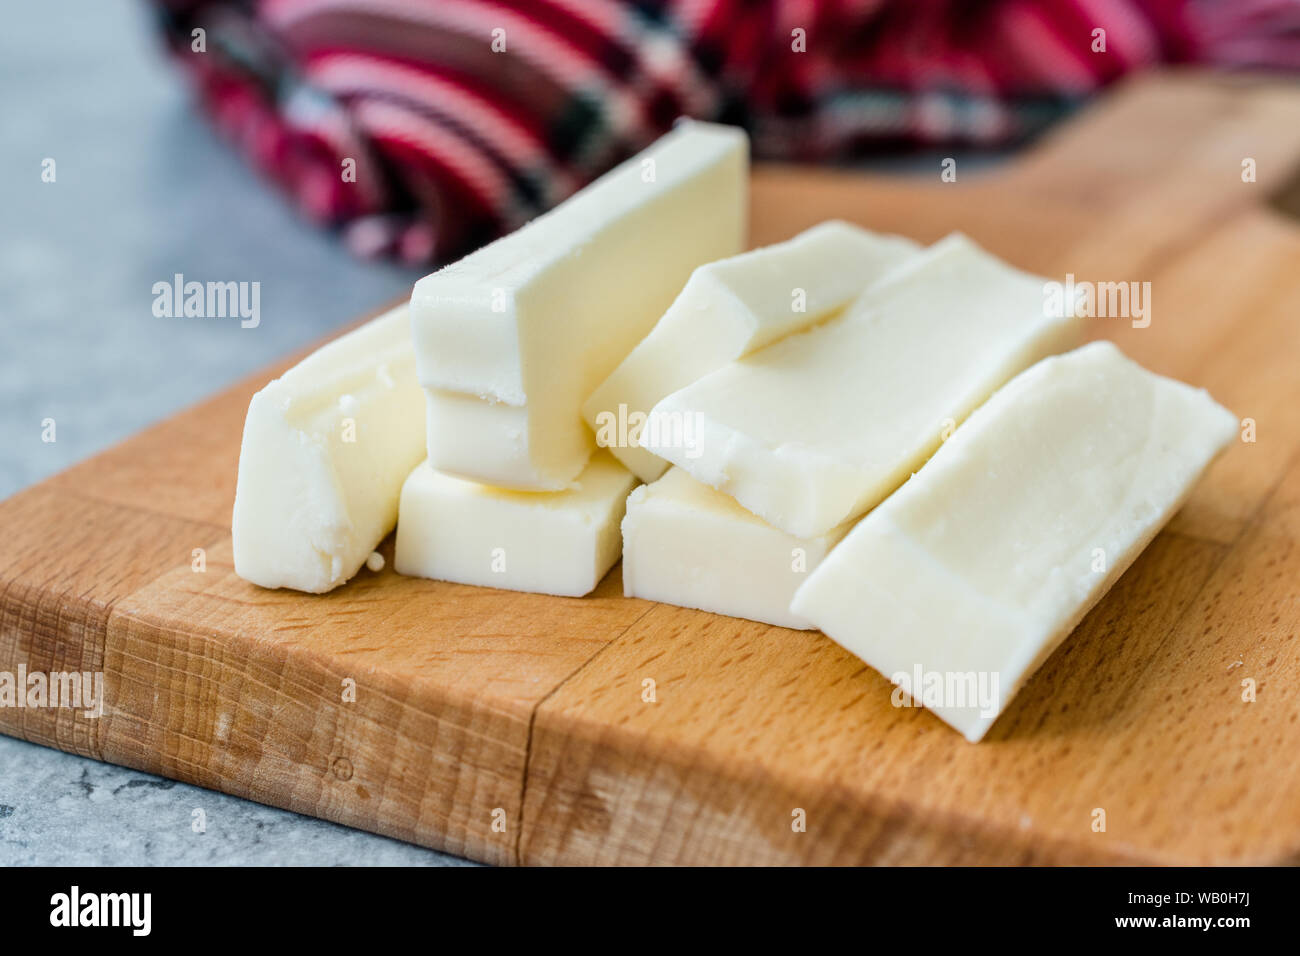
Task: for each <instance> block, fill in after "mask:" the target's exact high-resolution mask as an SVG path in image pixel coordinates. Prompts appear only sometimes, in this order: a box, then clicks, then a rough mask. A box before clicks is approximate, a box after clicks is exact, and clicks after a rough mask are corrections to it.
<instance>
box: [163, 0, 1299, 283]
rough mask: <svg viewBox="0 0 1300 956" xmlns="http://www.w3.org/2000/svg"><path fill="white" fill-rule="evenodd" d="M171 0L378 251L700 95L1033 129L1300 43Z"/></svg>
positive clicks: (176, 39)
mask: <svg viewBox="0 0 1300 956" xmlns="http://www.w3.org/2000/svg"><path fill="white" fill-rule="evenodd" d="M155 2H156V5H157V7H158V9H159V10H160V12H161V14H162V16H161V20H162V23H163V27H164V30H165V33H166V36H167V38H168V41H169V45H170V48H171V49H172V50H173V51H174V52H175V54H176V56H177V58H178V59H179V60H180V62H181V63H182V64H183V65H184V66H185V68H186V69H187V70H188V72H190V73H191V74H192V75H193V76H194V78H195V79H196V80H197V86H198V90H199V92H200V95H201V97H202V100H203V102H204V104H205V105H206V108H207V110H208V111H209V113H210V114H211V116H212V118H213V119H214V121H215V122H216V124H217V126H218V127H219V128H220V130H221V131H222V132H223V133H224V134H225V135H226V136H227V137H228V138H229V139H230V140H232V141H233V142H234V143H235V144H236V145H237V146H238V148H239V149H241V150H242V151H243V152H244V153H245V154H246V155H247V156H249V157H250V158H251V159H252V160H253V162H254V163H255V164H256V165H257V166H258V167H259V168H260V169H261V170H263V171H264V172H265V173H266V174H267V175H268V176H270V177H271V178H273V179H274V180H275V181H276V182H278V183H279V184H280V185H281V186H282V187H283V188H284V189H285V190H287V191H288V192H289V193H290V194H291V195H292V196H293V197H294V199H295V201H296V202H297V204H298V205H299V206H300V207H301V209H302V210H303V211H304V212H305V213H306V214H307V215H309V216H311V217H312V218H313V219H315V220H318V221H320V222H322V223H327V224H330V225H334V226H337V227H341V228H342V229H343V231H344V235H345V237H346V239H347V241H348V243H349V244H350V245H351V246H352V247H353V248H354V249H355V250H356V251H357V252H358V253H360V254H363V255H391V256H395V257H398V258H400V259H402V260H405V261H408V262H419V263H426V262H429V261H438V260H447V259H450V258H454V257H456V256H458V255H460V254H463V253H464V252H466V251H468V250H469V249H472V248H474V247H476V246H478V245H480V244H482V243H483V242H485V241H487V240H489V239H491V238H493V237H494V236H496V235H499V234H501V233H504V232H507V231H509V230H511V229H514V228H516V227H518V226H519V225H521V224H522V223H524V222H526V221H527V220H528V219H531V218H532V217H534V216H536V215H538V214H539V213H541V212H543V211H545V210H546V209H548V208H550V207H551V206H553V205H554V204H555V203H557V202H559V201H560V200H562V199H564V198H565V197H566V196H567V195H569V194H570V193H572V192H573V191H575V190H577V189H578V188H580V187H581V186H582V185H584V184H585V183H587V182H588V181H590V180H591V179H593V178H595V177H596V176H598V175H599V174H600V173H602V172H603V171H605V170H606V169H608V168H609V167H610V166H612V165H613V164H614V163H616V162H618V161H619V160H620V159H622V158H624V157H626V156H628V155H630V154H631V153H633V152H635V151H637V150H639V149H641V148H642V147H644V146H645V145H646V144H647V143H649V142H650V141H651V140H653V139H654V138H656V137H657V136H659V135H660V134H662V133H663V132H664V131H665V130H666V129H668V127H670V126H671V125H672V123H673V121H674V120H675V119H676V118H677V117H679V116H682V115H690V116H694V117H697V118H701V119H710V120H715V121H721V122H727V123H735V124H738V125H742V126H744V127H746V128H747V129H748V130H749V131H750V134H751V136H752V137H753V142H754V155H755V157H756V158H758V159H781V160H794V161H828V160H845V159H851V158H853V157H855V156H859V155H862V154H864V153H866V152H869V151H872V150H875V149H879V148H881V147H885V146H898V145H908V144H940V143H943V144H948V143H958V144H962V143H965V144H981V145H982V144H1007V143H1014V142H1017V141H1020V140H1023V139H1024V138H1026V137H1028V136H1031V135H1033V134H1034V133H1035V132H1037V131H1038V130H1039V129H1041V128H1042V127H1043V126H1044V125H1046V124H1047V123H1050V122H1051V121H1052V120H1053V119H1055V118H1057V117H1058V116H1060V115H1061V114H1062V113H1063V112H1064V111H1066V110H1068V109H1069V108H1070V107H1071V106H1073V105H1074V104H1075V103H1077V102H1078V101H1079V100H1080V99H1081V98H1083V97H1085V96H1087V95H1088V94H1089V93H1091V92H1092V91H1094V90H1096V89H1097V88H1099V87H1100V86H1102V85H1104V84H1105V83H1107V82H1109V81H1111V80H1113V79H1115V78H1117V77H1118V76H1120V75H1122V74H1124V73H1126V72H1128V71H1131V70H1133V69H1136V68H1140V67H1143V66H1147V65H1150V64H1154V63H1157V62H1166V61H1208V62H1214V63H1219V64H1232V65H1258V66H1272V67H1292V68H1294V67H1296V66H1297V65H1300V45H1298V44H1300V32H1298V31H1300V25H1298V24H1297V22H1296V19H1297V16H1296V12H1295V11H1296V6H1295V3H1294V2H1289V0H1242V2H1240V3H1214V2H1210V0H1073V2H1071V3H1059V2H1050V0H987V2H982V3H970V2H966V0H862V2H858V3H845V2H830V0H827V2H820V0H805V2H789V0H635V2H624V0H513V2H494V0H155ZM1099 28H1100V29H1103V30H1104V31H1105V35H1104V38H1103V39H1104V44H1105V49H1104V53H1103V52H1101V51H1099V50H1096V49H1095V47H1096V46H1097V43H1098V38H1097V36H1096V35H1095V33H1094V31H1096V30H1097V29H1099Z"/></svg>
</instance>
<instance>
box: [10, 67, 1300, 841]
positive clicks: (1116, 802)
mask: <svg viewBox="0 0 1300 956" xmlns="http://www.w3.org/2000/svg"><path fill="white" fill-rule="evenodd" d="M1248 158H1249V159H1253V160H1254V161H1255V167H1256V170H1257V181H1255V182H1243V178H1242V169H1243V160H1245V159H1248ZM1297 169H1300V89H1297V88H1296V87H1295V86H1288V85H1285V84H1283V83H1280V82H1272V83H1270V82H1263V81H1260V82H1245V81H1226V80H1222V79H1211V78H1206V77H1203V76H1197V75H1194V74H1162V75H1158V76H1152V77H1149V78H1146V79H1143V80H1141V81H1138V82H1135V83H1132V84H1130V85H1128V86H1125V87H1123V88H1121V89H1119V90H1118V91H1117V92H1115V93H1114V94H1113V95H1111V96H1110V97H1109V98H1108V99H1106V100H1105V101H1103V102H1102V103H1100V104H1099V105H1098V106H1096V107H1094V108H1093V109H1091V110H1089V111H1087V112H1085V113H1084V114H1082V115H1080V116H1079V117H1078V118H1077V119H1076V120H1074V121H1073V122H1072V123H1070V124H1069V125H1068V126H1066V127H1063V128H1062V129H1060V130H1059V131H1058V132H1057V133H1056V134H1055V135H1053V136H1051V137H1050V138H1048V139H1047V140H1046V141H1045V142H1043V143H1042V144H1041V145H1040V146H1038V147H1037V148H1036V149H1034V150H1033V151H1031V152H1030V153H1028V154H1027V155H1026V156H1025V157H1024V158H1023V159H1021V160H1019V161H1018V162H1016V163H1013V164H1011V165H1010V166H1008V167H1006V168H1003V169H1000V170H999V171H997V172H996V173H994V174H991V175H989V176H983V177H982V176H979V175H976V174H974V173H971V174H967V173H966V172H965V171H964V170H962V169H961V168H958V170H957V174H958V175H957V181H956V182H954V183H941V182H940V177H939V168H938V164H937V163H936V168H935V171H934V174H933V176H926V177H922V178H917V179H897V178H871V177H866V176H858V175H849V174H843V173H833V172H810V171H807V170H792V169H780V168H760V169H759V170H758V171H757V173H756V176H755V181H754V187H753V241H754V242H755V243H756V244H762V243H768V242H772V241H775V240H779V239H783V238H786V237H788V236H789V235H791V234H792V233H794V232H796V231H797V230H799V229H802V228H804V227H806V226H809V225H811V224H813V223H815V222H817V221H819V220H821V219H824V218H827V217H831V216H838V217H842V218H846V219H851V220H854V221H857V222H860V223H863V224H864V225H866V226H869V227H871V228H874V229H881V230H887V231H894V232H899V233H903V234H905V235H909V236H912V237H914V238H916V239H918V240H921V241H925V242H929V241H932V240H935V239H937V238H939V237H940V236H942V235H944V234H945V233H947V232H948V231H950V230H952V229H961V230H964V231H966V232H967V233H969V234H970V235H972V236H973V237H974V238H976V239H977V240H978V241H980V242H981V243H984V244H985V245H987V246H989V247H990V248H991V249H993V250H994V251H996V252H997V253H999V254H1001V255H1003V256H1005V257H1006V258H1007V259H1009V260H1010V261H1012V262H1014V263H1016V264H1018V265H1020V266H1022V267H1024V268H1027V269H1031V270H1035V271H1038V272H1041V273H1044V274H1046V275H1050V276H1053V277H1057V278H1063V277H1064V275H1065V273H1067V272H1070V273H1073V274H1074V275H1075V276H1076V277H1077V278H1078V279H1081V280H1093V281H1129V280H1136V281H1149V282H1151V284H1152V321H1151V324H1150V327H1148V328H1145V329H1135V328H1133V327H1132V326H1131V324H1130V323H1129V322H1128V321H1127V320H1121V319H1099V320H1096V321H1095V322H1094V326H1093V331H1094V334H1095V335H1096V336H1105V337H1109V338H1113V339H1115V340H1116V341H1117V342H1119V343H1120V345H1121V346H1122V347H1123V348H1124V349H1125V350H1126V351H1127V352H1128V353H1129V354H1130V355H1131V356H1133V357H1134V358H1136V359H1137V360H1139V361H1140V362H1142V363H1143V364H1145V365H1146V366H1148V367H1150V368H1152V369H1154V370H1155V371H1157V372H1162V373H1165V374H1169V375H1173V376H1176V377H1178V378H1181V379H1184V380H1186V381H1189V382H1193V383H1195V384H1197V385H1201V386H1205V387H1207V388H1209V389H1210V391H1211V392H1212V393H1213V394H1214V396H1215V397H1216V398H1217V399H1219V400H1220V401H1221V402H1223V403H1225V404H1226V405H1228V406H1229V407H1230V408H1232V409H1233V410H1234V411H1235V412H1236V413H1237V414H1238V415H1239V416H1241V417H1242V418H1251V419H1253V420H1254V422H1255V428H1256V439H1257V440H1256V441H1254V442H1244V441H1243V442H1240V443H1238V444H1237V445H1236V446H1234V447H1233V448H1231V449H1230V450H1229V452H1228V453H1227V454H1226V455H1225V456H1224V457H1223V458H1222V459H1221V460H1220V461H1219V462H1218V463H1217V464H1216V465H1215V466H1214V467H1213V469H1212V470H1211V472H1210V473H1209V474H1208V475H1207V477H1206V478H1205V480H1204V481H1202V483H1201V484H1200V485H1199V486H1198V488H1197V489H1196V492H1195V493H1194V494H1193V496H1192V498H1191V500H1190V501H1189V502H1188V504H1187V506H1186V507H1185V508H1184V509H1183V510H1182V512H1181V513H1180V514H1179V515H1178V516H1177V517H1176V518H1175V519H1174V521H1173V522H1172V524H1171V525H1170V526H1169V527H1168V528H1167V529H1166V530H1165V531H1164V533H1162V534H1161V535H1160V536H1159V537H1158V538H1157V539H1156V540H1155V542H1154V543H1153V544H1152V545H1151V547H1150V548H1148V549H1147V551H1146V552H1145V553H1144V554H1143V555H1142V557H1141V558H1140V559H1139V560H1138V561H1137V563H1136V564H1135V565H1134V566H1133V567H1132V568H1131V569H1130V570H1129V572H1128V573H1127V574H1126V575H1125V576H1124V577H1123V579H1122V580H1121V581H1120V582H1119V584H1118V585H1117V586H1116V587H1115V589H1114V590H1113V591H1112V592H1111V593H1110V595H1109V596H1108V597H1106V598H1105V599H1104V600H1103V601H1102V602H1101V604H1100V605H1099V606H1098V607H1097V608H1096V609H1095V610H1094V611H1093V612H1092V614H1090V615H1089V616H1088V618H1087V619H1086V620H1085V621H1084V623H1083V624H1082V625H1081V626H1080V627H1079V629H1078V630H1077V631H1076V633H1075V634H1074V635H1073V636H1072V637H1071V638H1070V640H1069V641H1068V642H1067V643H1066V644H1065V645H1064V646H1063V647H1062V648H1061V649H1060V650H1058V651H1057V652H1056V654H1054V655H1053V656H1052V658H1051V659H1050V660H1049V661H1048V663H1047V665H1046V666H1045V667H1044V668H1043V669H1042V670H1041V671H1040V672H1039V673H1038V675H1037V676H1036V677H1034V678H1033V680H1032V681H1031V682H1030V683H1029V685H1028V686H1027V687H1026V688H1025V690H1024V691H1022V692H1021V694H1020V695H1019V696H1018V697H1017V698H1016V699H1015V701H1014V702H1013V704H1012V706H1011V707H1010V708H1009V710H1008V711H1007V712H1006V714H1005V715H1004V716H1003V717H1002V719H1001V720H999V721H998V723H997V725H996V726H995V727H994V729H993V731H992V732H991V733H990V734H989V736H988V738H987V739H986V740H985V742H983V743H981V744H979V745H972V744H969V743H967V742H966V741H965V740H963V739H962V738H961V737H960V736H959V735H957V734H956V733H954V732H953V731H951V730H949V729H948V728H947V727H945V726H944V725H942V724H941V723H940V722H939V721H938V720H936V719H935V718H934V717H933V716H931V715H929V714H927V713H925V712H924V711H917V710H909V709H895V708H894V707H892V706H891V704H890V685H889V684H888V683H887V682H886V680H885V679H884V678H882V677H881V676H879V675H878V674H876V673H874V672H873V671H871V670H870V669H869V668H867V667H865V666H863V664H862V663H861V662H859V661H858V660H856V659H854V658H853V657H851V656H850V655H849V654H847V653H846V652H844V651H843V650H841V649H840V648H839V647H838V646H836V645H835V644H834V643H832V642H831V641H829V640H828V639H826V638H825V637H823V636H821V635H820V634H818V633H816V632H812V633H802V632H794V631H787V630H782V629H779V628H773V627H768V626H765V625H760V624H753V623H749V622H746V621H741V620H736V619H732V618H726V617H719V616H715V615H711V614H705V613H702V612H697V611H690V610H684V609H680V608H674V607H669V606H665V605H658V604H652V603H649V602H645V601H639V600H631V599H625V598H623V597H622V584H621V581H620V578H619V572H618V569H615V570H614V571H613V572H612V573H611V574H610V575H609V576H608V577H607V578H606V579H605V581H604V582H603V583H602V584H601V586H600V588H599V589H598V590H597V591H596V593H595V594H594V595H592V596H590V597H588V598H585V599H580V600H572V599H562V598H553V597H547V596H541V595H530V594H515V593H511V592H507V591H496V590H489V589H480V588H472V587H465V586H459V585H453V584H446V583H439V582H433V581H422V580H416V579H410V578H402V577H399V576H397V575H395V574H393V573H392V572H391V571H384V572H382V573H380V574H371V573H369V572H367V571H363V572H362V573H361V574H360V576H359V577H358V578H357V579H356V580H354V581H353V582H352V583H350V584H349V585H347V586H346V587H344V588H341V589H340V590H338V591H335V592H334V593H332V594H329V595H326V596H323V597H313V596H308V595H302V594H297V593H293V592H285V591H264V590H261V589H258V588H256V587H253V586H251V585H249V584H247V583H245V582H244V581H242V580H240V579H239V578H238V577H236V576H235V574H234V572H233V569H232V565H231V548H230V534H229V520H230V512H231V503H232V500H233V495H234V486H235V465H236V461H237V456H238V451H239V440H240V432H241V428H242V424H243V417H244V411H245V408H246V407H247V404H248V399H249V396H250V395H251V394H252V393H253V391H254V390H256V389H257V388H259V387H260V386H261V385H262V384H264V383H265V382H266V381H267V380H268V379H269V378H270V377H271V376H272V375H273V374H276V373H277V372H278V371H279V369H268V370H267V371H266V372H264V373H262V374H259V375H256V376H254V377H253V378H251V379H249V380H247V381H245V382H243V383H241V384H239V385H237V386H236V387H234V388H232V389H230V390H229V391H227V392H225V393H223V394H220V395H218V396H216V397H215V398H213V399H211V400H210V401H207V402H205V403H204V404H202V405H200V406H198V407H196V408H193V409H190V410H188V411H186V412H183V413H181V414H179V415H177V416H176V417H174V418H172V419H170V420H168V421H165V422H163V423H162V424H160V425H158V426H156V427H154V428H151V429H150V430H148V431H146V432H144V433H143V434H140V435H138V436H136V437H134V438H132V439H131V440H129V441H126V442H124V443H123V444H121V445H120V446H118V447H116V448H114V449H113V450H111V451H109V452H107V453H105V454H103V455H100V456H99V457H97V458H94V459H92V460H90V461H87V462H85V463H83V464H81V465H79V466H77V467H75V468H72V469H71V470H69V471H67V472H64V473H63V474H60V475H58V476H57V477H55V478H52V479H50V480H49V481H46V482H44V483H42V484H40V485H38V486H36V487H34V488H31V489H29V490H27V491H24V492H22V493H21V494H19V495H16V496H15V497H13V498H11V499H9V500H8V501H6V502H4V503H3V504H0V670H8V671H11V672H16V671H17V669H18V667H19V665H20V664H21V665H25V666H26V667H27V669H28V670H29V671H69V670H92V671H93V670H102V671H103V672H104V674H105V680H106V688H107V709H106V713H105V714H104V716H103V717H102V718H100V719H98V720H93V719H87V718H85V717H83V716H81V715H80V713H79V712H76V711H72V710H66V709H59V710H52V709H45V710H34V709H0V729H2V730H3V731H4V732H5V733H8V734H12V735H15V736H19V737H24V738H27V739H28V740H33V741H37V742H39V743H43V744H47V745H50V746H54V747H59V748H62V749H65V750H70V751H74V752H76V753H80V754H85V755H88V756H92V757H97V758H99V759H102V760H107V761H111V762H113V763H119V764H123V765H125V766H130V767H135V768H138V769H140V770H145V771H149V772H152V773H157V774H162V775H163V776H167V777H173V778H175V779H178V780H184V781H187V782H190V783H195V784H199V785H201V786H205V787H212V788H215V789H218V790H223V791H225V792H228V793H233V794H238V795H240V796H243V797H248V798H250V799H253V800H258V801H261V802H263V803H269V804H274V805H276V806H281V807H287V808H290V809H293V810H297V811H300V812H303V813H308V814H312V815H315V816H320V817H324V818H327V819H330V820H336V821H339V822H341V823H345V824H349V825H352V826H357V827H362V828H365V829H368V830H374V831H377V832H380V833H385V834H389V835H392V836H396V837H400V838H402V839H405V840H411V841H414V842H417V843H422V844H426V845H428V846H432V847H438V848H440V849H444V850H448V851H450V852H453V853H458V854H464V855H466V856H470V857H473V858H475V859H479V860H487V861H491V862H494V863H571V864H572V863H821V864H825V863H1096V862H1125V863H1128V862H1145V863H1278V862H1298V861H1300V763H1298V762H1297V761H1296V760H1295V755H1296V754H1297V753H1300V693H1298V692H1297V687H1298V686H1300V639H1297V634H1298V633H1300V599H1298V597H1297V593H1298V591H1300V547H1298V546H1297V542H1298V541H1300V458H1298V457H1297V455H1298V453H1300V224H1298V223H1297V221H1296V220H1295V219H1293V218H1291V216H1290V215H1288V214H1287V213H1285V212H1284V211H1282V210H1283V209H1284V208H1286V207H1287V206H1288V204H1296V203H1295V201H1296V197H1300V179H1295V178H1292V177H1293V176H1294V175H1295V174H1296V171H1297ZM1296 205H1300V204H1296ZM288 364H290V362H286V363H285V364H284V365H282V366H280V368H284V367H287V365H288ZM195 549H202V550H203V555H204V557H205V564H206V569H205V570H202V571H196V570H195V569H194V554H195ZM385 549H387V553H388V554H389V556H390V557H391V543H388V544H386V545H385ZM646 680H653V681H654V685H655V700H654V701H653V702H647V701H645V700H643V686H644V685H643V682H644V681H646ZM349 681H354V682H355V686H356V699H355V702H350V701H346V700H344V690H345V687H346V686H347V685H348V682H349ZM1244 681H1245V682H1251V683H1253V687H1254V696H1255V699H1254V701H1253V702H1247V701H1246V700H1243V692H1244V690H1246V689H1247V686H1246V685H1244V684H1243V682H1244ZM1247 696H1249V695H1247ZM1098 811H1104V814H1105V817H1104V819H1105V829H1104V831H1101V830H1099V829H1098V828H1097V826H1096V824H1097V821H1099V820H1100V819H1101V817H1100V816H1099V814H1098ZM801 820H802V821H803V828H802V829H800V827H799V826H797V824H798V823H799V822H800V821H801Z"/></svg>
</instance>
